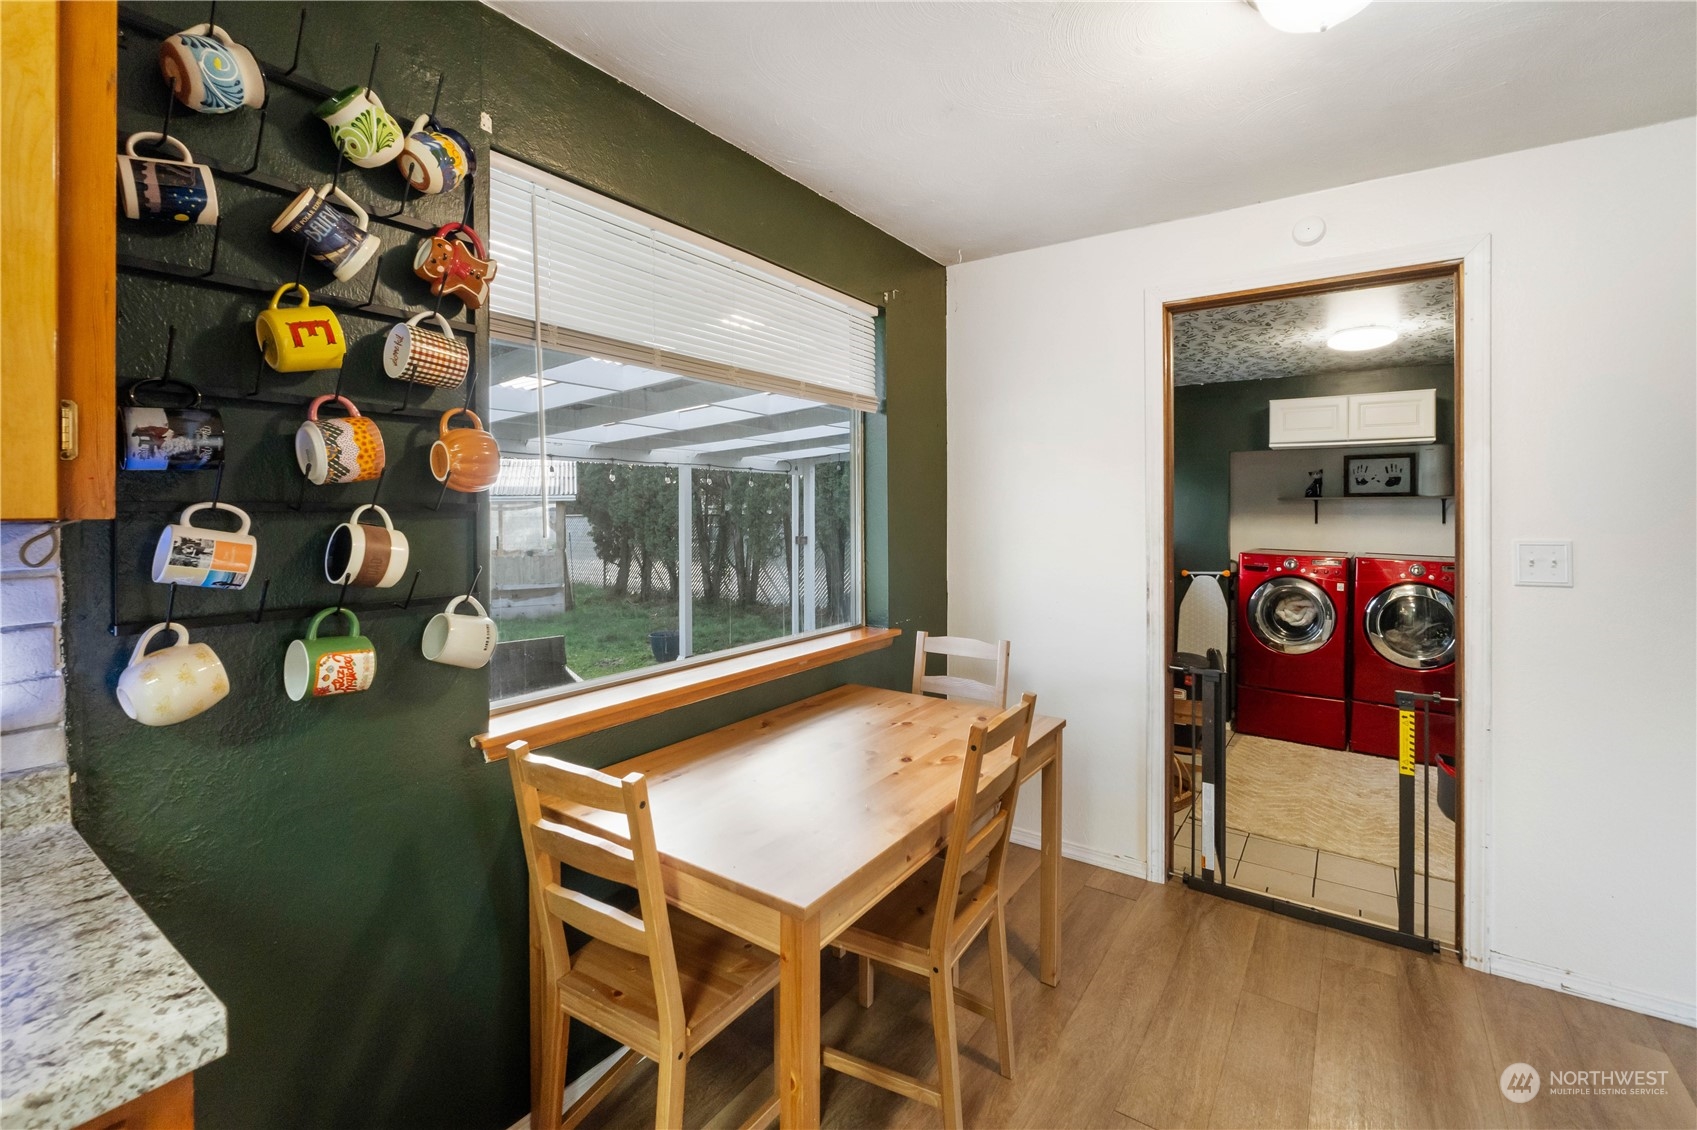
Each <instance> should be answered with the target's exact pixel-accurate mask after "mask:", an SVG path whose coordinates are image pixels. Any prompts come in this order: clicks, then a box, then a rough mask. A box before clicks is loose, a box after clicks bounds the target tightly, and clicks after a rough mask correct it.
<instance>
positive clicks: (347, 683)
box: [283, 608, 377, 702]
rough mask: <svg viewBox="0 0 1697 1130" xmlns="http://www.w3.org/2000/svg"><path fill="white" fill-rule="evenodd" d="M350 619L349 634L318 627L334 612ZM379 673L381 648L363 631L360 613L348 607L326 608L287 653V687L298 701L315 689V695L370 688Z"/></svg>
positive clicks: (313, 619) (352, 692)
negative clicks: (328, 632)
mask: <svg viewBox="0 0 1697 1130" xmlns="http://www.w3.org/2000/svg"><path fill="white" fill-rule="evenodd" d="M336 615H340V616H342V617H344V618H345V619H346V620H347V623H348V634H347V635H345V636H320V635H319V634H318V627H319V625H320V624H322V623H324V621H325V619H326V618H327V617H330V616H336ZM376 677H377V649H376V648H374V647H372V646H371V641H370V640H368V639H366V638H365V637H364V636H362V635H360V634H359V617H358V616H355V615H354V614H353V613H352V612H349V611H348V610H347V609H346V608H326V609H325V610H324V611H322V612H320V613H319V614H318V615H316V616H314V617H313V618H312V622H311V623H309V624H308V625H307V627H306V636H305V637H304V638H303V639H298V640H293V641H291V642H290V643H289V651H288V654H287V655H285V656H284V657H283V689H284V690H286V691H288V692H289V697H290V698H291V699H293V700H294V701H295V702H299V701H300V700H301V699H303V698H305V697H306V696H307V693H308V692H311V694H312V696H313V697H314V698H319V697H321V696H323V695H332V694H354V693H356V692H358V691H363V690H368V689H370V687H371V682H372V680H373V679H375V678H376Z"/></svg>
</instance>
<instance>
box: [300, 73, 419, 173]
mask: <svg viewBox="0 0 1697 1130" xmlns="http://www.w3.org/2000/svg"><path fill="white" fill-rule="evenodd" d="M314 113H316V114H317V115H318V116H319V117H320V118H323V119H324V124H325V125H327V126H329V127H330V139H331V140H332V141H334V142H335V143H336V148H338V149H340V150H341V151H342V155H343V156H344V157H346V158H347V159H348V160H350V161H352V162H353V163H354V164H356V165H358V166H360V167H361V168H365V169H375V168H377V167H378V166H380V165H387V164H388V163H389V162H390V161H393V160H394V159H395V158H396V157H399V156H400V155H401V148H402V146H403V145H404V144H405V143H406V139H405V137H404V136H403V135H402V133H401V123H400V122H397V121H396V120H395V116H394V115H393V114H391V113H389V111H387V110H385V109H384V108H383V99H381V98H379V97H377V92H376V91H375V90H372V89H371V88H370V87H366V86H350V87H348V88H347V89H345V90H342V91H339V92H337V93H336V94H335V95H334V96H332V97H330V98H328V99H326V100H325V101H324V102H322V103H320V104H319V107H318V109H317V110H315V111H314Z"/></svg>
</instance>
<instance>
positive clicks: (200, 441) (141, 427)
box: [118, 378, 224, 471]
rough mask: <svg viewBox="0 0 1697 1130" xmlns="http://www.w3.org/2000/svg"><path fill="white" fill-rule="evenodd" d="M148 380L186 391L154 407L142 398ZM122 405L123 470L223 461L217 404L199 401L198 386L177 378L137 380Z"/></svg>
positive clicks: (198, 466)
mask: <svg viewBox="0 0 1697 1130" xmlns="http://www.w3.org/2000/svg"><path fill="white" fill-rule="evenodd" d="M149 385H160V386H164V385H175V386H177V387H178V388H180V389H182V390H183V391H184V392H186V393H187V394H188V395H187V397H186V403H184V404H181V405H177V406H174V407H173V406H169V405H167V406H164V407H156V406H149V405H144V404H142V402H141V399H142V398H141V390H142V389H143V388H145V387H147V386H149ZM128 395H129V401H130V403H129V405H128V406H127V407H125V408H124V410H123V420H124V425H123V428H124V434H123V453H122V455H120V456H119V464H118V465H119V466H120V467H122V468H123V469H124V470H126V471H204V470H206V469H208V468H211V467H217V466H220V465H221V464H222V463H223V462H224V420H223V417H222V416H220V415H219V413H218V409H216V408H202V407H201V406H200V391H199V390H198V389H196V388H195V387H194V386H193V385H190V384H186V383H184V382H183V381H176V380H160V379H157V378H155V379H153V380H146V381H137V382H136V383H135V384H133V385H131V386H130V390H129V394H128Z"/></svg>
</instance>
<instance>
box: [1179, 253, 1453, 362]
mask: <svg viewBox="0 0 1697 1130" xmlns="http://www.w3.org/2000/svg"><path fill="white" fill-rule="evenodd" d="M1353 326H1390V327H1392V328H1393V329H1395V330H1396V331H1397V332H1398V333H1399V334H1401V335H1402V336H1401V337H1399V338H1397V340H1395V341H1393V342H1392V343H1391V344H1389V345H1386V346H1381V347H1380V348H1378V349H1364V350H1361V351H1359V352H1344V351H1341V350H1337V349H1332V348H1330V347H1329V346H1327V344H1326V340H1327V339H1328V338H1330V337H1331V336H1332V334H1334V333H1336V332H1337V331H1338V330H1345V329H1349V328H1351V327H1353ZM1454 363H1455V280H1454V279H1453V278H1442V279H1423V280H1420V281H1418V282H1408V283H1399V284H1397V285H1395V286H1375V287H1359V288H1357V289H1355V290H1338V291H1331V292H1329V293H1326V294H1310V295H1304V296H1302V297H1300V298H1279V299H1274V300H1273V301H1271V302H1245V303H1241V304H1239V305H1237V306H1219V307H1215V308H1214V309H1212V310H1195V311H1191V312H1189V313H1185V314H1174V315H1173V383H1174V384H1176V385H1202V384H1218V383H1219V382H1221V381H1264V380H1271V379H1274V378H1277V377H1297V376H1306V375H1308V374H1310V373H1347V372H1353V371H1357V370H1360V369H1385V368H1390V367H1392V366H1396V365H1452V364H1454Z"/></svg>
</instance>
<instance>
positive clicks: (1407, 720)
mask: <svg viewBox="0 0 1697 1130" xmlns="http://www.w3.org/2000/svg"><path fill="white" fill-rule="evenodd" d="M1396 729H1397V743H1396V748H1397V768H1398V771H1399V772H1400V773H1401V774H1402V775H1403V776H1404V777H1412V776H1414V711H1412V710H1399V711H1397V717H1396Z"/></svg>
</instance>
